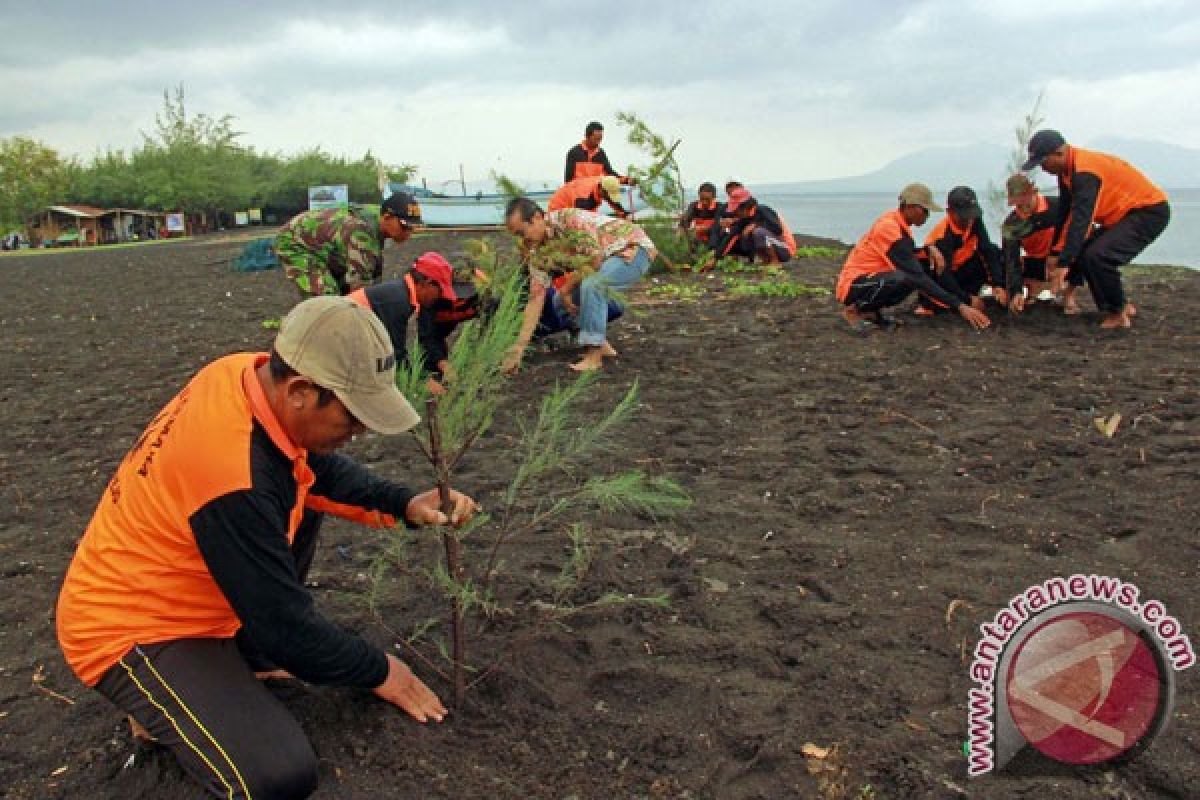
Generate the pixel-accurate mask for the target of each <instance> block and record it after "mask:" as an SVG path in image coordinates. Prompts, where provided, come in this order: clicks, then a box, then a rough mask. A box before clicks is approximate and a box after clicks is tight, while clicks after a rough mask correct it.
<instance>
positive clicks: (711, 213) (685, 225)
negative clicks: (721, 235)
mask: <svg viewBox="0 0 1200 800" xmlns="http://www.w3.org/2000/svg"><path fill="white" fill-rule="evenodd" d="M720 208H721V204H720V203H718V202H717V201H716V200H713V201H712V203H711V204H709V205H707V206H706V205H702V204H701V203H700V201H699V200H693V201H692V202H691V203H689V204H688V207H687V209H686V210H685V211H684V212H683V216H682V217H680V218H679V227H680V228H682V229H683V230H685V231H691V232H692V235H693V236H695V237H696V238H697V239H704V240H706V241H707V240H708V237H709V234H710V233H711V232H712V227H713V225H715V224H716V222H717V212H718V211H719V210H720Z"/></svg>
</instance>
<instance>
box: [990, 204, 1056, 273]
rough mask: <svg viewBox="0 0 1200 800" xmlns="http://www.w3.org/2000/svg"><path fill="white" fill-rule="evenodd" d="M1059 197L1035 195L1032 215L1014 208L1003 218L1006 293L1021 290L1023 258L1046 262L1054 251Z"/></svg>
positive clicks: (1002, 251) (1002, 250) (1002, 247)
mask: <svg viewBox="0 0 1200 800" xmlns="http://www.w3.org/2000/svg"><path fill="white" fill-rule="evenodd" d="M1058 209H1059V198H1057V197H1046V196H1045V195H1040V194H1039V195H1038V198H1037V205H1035V206H1034V208H1033V213H1031V214H1029V215H1028V216H1025V215H1023V214H1021V212H1019V211H1018V210H1017V209H1015V208H1014V209H1013V210H1012V211H1011V212H1009V214H1008V216H1007V217H1005V218H1004V224H1003V225H1002V226H1001V228H1000V230H1001V232H1002V235H1001V238H1002V240H1003V244H1002V245H1001V253H1002V259H1003V261H1004V274H1005V276H1006V286H1005V288H1007V289H1008V291H1009V293H1010V294H1011V293H1012V292H1019V291H1021V287H1022V286H1023V285H1024V283H1025V274H1024V261H1023V259H1022V258H1021V253H1022V251H1024V253H1025V258H1030V259H1038V260H1043V261H1044V260H1045V259H1046V258H1047V257H1049V256H1050V254H1051V252H1053V249H1054V228H1055V226H1056V225H1057V224H1058V218H1059V214H1058Z"/></svg>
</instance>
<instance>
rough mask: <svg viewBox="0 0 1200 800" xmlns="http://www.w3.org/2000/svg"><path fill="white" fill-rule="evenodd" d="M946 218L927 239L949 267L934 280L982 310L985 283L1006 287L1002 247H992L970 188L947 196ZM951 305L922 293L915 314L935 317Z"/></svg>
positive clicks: (928, 248)
mask: <svg viewBox="0 0 1200 800" xmlns="http://www.w3.org/2000/svg"><path fill="white" fill-rule="evenodd" d="M946 207H947V208H946V216H945V217H943V218H942V219H941V220H940V221H939V222H938V224H937V225H935V226H934V227H933V230H931V231H930V232H929V235H928V236H926V237H925V248H926V252H929V251H931V250H933V249H934V248H936V249H937V250H939V251H940V252H941V254H942V262H943V263H944V264H945V267H944V268H942V269H935V270H933V279H934V280H935V281H937V282H938V283H939V284H941V286H942V288H944V289H945V290H946V291H948V292H950V293H951V294H953V295H955V296H956V297H958V299H959V300H961V301H963V302H964V303H970V304H971V306H972V307H974V308H976V309H978V310H980V311H982V310H983V298H982V297H980V296H979V290H980V289H982V288H983V287H984V285H985V284H987V285H990V286H994V287H1003V286H1004V276H1003V275H1002V274H1001V268H1000V248H998V247H996V245H994V244H992V240H991V238H990V237H989V236H988V232H987V226H986V225H984V224H983V210H982V209H981V208H980V207H979V200H978V199H977V198H976V196H975V192H974V191H973V190H972V189H971V188H970V187H969V186H956V187H954V188H953V189H951V190H950V194H949V195H948V196H947V197H946ZM946 309H947V306H946V305H944V304H943V303H941V302H940V301H938V300H935V299H933V298H931V297H929V296H928V295H926V294H924V293H922V295H921V298H920V300H919V301H918V302H917V306H916V308H915V309H913V313H914V314H917V315H918V316H932V315H933V314H935V313H937V312H939V311H944V310H946Z"/></svg>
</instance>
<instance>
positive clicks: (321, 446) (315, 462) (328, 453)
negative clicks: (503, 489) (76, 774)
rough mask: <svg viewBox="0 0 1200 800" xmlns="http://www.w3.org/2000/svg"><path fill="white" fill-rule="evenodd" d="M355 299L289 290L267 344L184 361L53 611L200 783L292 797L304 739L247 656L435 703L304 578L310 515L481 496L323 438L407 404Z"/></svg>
mask: <svg viewBox="0 0 1200 800" xmlns="http://www.w3.org/2000/svg"><path fill="white" fill-rule="evenodd" d="M395 364H396V360H395V352H394V350H393V348H392V343H391V341H390V340H389V338H388V334H387V331H386V330H385V329H384V327H383V324H382V323H381V322H380V321H379V319H378V318H377V317H376V316H375V315H374V314H373V313H371V312H370V311H369V310H367V309H365V308H362V307H360V306H358V305H356V304H355V303H354V302H352V301H351V300H349V299H348V298H345V297H335V296H324V297H316V298H312V299H309V300H306V301H304V302H303V303H301V304H300V305H298V306H296V307H295V308H294V309H292V311H291V312H290V313H289V314H288V315H287V317H285V318H284V320H283V322H282V324H281V326H280V330H279V334H278V336H277V337H276V338H275V343H274V347H273V348H272V350H271V352H270V353H239V354H234V355H230V356H225V357H223V358H219V359H217V360H216V361H214V362H212V363H211V364H209V365H208V366H206V367H204V368H203V369H201V370H200V372H198V373H197V374H196V375H195V376H194V377H193V378H192V379H191V381H190V382H189V383H188V384H187V386H185V387H184V388H183V389H182V390H181V391H180V392H179V394H178V395H176V396H175V398H174V399H173V400H171V401H170V402H169V403H168V404H167V405H166V407H164V408H163V410H162V411H161V412H160V413H159V414H158V415H157V416H156V417H155V418H154V420H153V421H152V422H151V423H150V425H149V427H147V428H146V430H145V432H144V433H143V434H142V435H141V437H140V438H139V439H138V440H137V442H135V443H134V445H133V448H132V449H131V450H130V451H129V453H128V454H127V455H126V456H125V459H124V461H123V462H122V463H121V465H120V466H119V467H118V468H117V471H116V474H115V475H114V476H113V478H112V480H111V481H110V482H109V484H108V486H107V487H106V489H105V490H104V494H103V495H102V496H101V498H100V502H99V505H98V506H97V508H96V512H95V515H94V516H93V517H92V520H91V522H90V523H89V524H88V527H87V530H86V531H85V532H84V534H83V538H82V539H81V540H80V542H79V546H78V548H77V550H76V551H75V556H74V558H73V559H72V561H71V565H70V568H69V569H68V570H67V574H66V578H65V579H64V581H63V587H62V591H61V593H60V594H59V599H58V606H57V610H56V613H55V619H56V625H57V632H58V640H59V643H60V645H61V646H62V650H63V655H64V656H65V657H66V661H67V664H68V665H69V666H70V667H71V669H72V670H73V671H74V672H75V674H76V675H78V676H79V678H80V680H82V681H83V682H84V683H85V684H86V685H88V686H90V687H93V688H95V689H96V690H97V691H98V692H99V693H100V694H102V695H104V696H105V697H106V698H108V699H109V700H110V701H112V702H113V703H114V704H115V705H116V706H117V707H118V708H120V709H121V710H122V711H124V712H125V713H126V714H128V715H130V719H131V722H133V723H136V725H135V726H134V727H135V731H137V730H140V731H141V732H142V733H143V734H144V735H148V736H150V737H152V738H153V739H154V740H156V741H157V742H158V744H159V745H161V746H163V747H165V748H167V749H168V750H169V751H170V752H171V753H172V754H173V755H174V756H175V757H176V759H177V760H178V761H179V763H180V764H181V765H182V766H183V768H184V769H185V770H186V771H187V772H188V773H189V774H190V775H191V776H192V777H193V778H194V779H196V780H197V781H198V782H199V783H200V784H201V785H202V786H203V787H204V789H205V790H206V791H207V792H208V793H209V794H210V795H212V796H215V797H225V798H240V799H243V800H244V799H247V798H251V797H255V798H260V797H307V796H308V795H309V794H311V793H312V792H313V791H314V790H315V788H316V784H317V758H316V755H315V754H314V753H313V750H312V746H311V745H310V744H309V742H308V738H307V737H306V736H305V735H304V731H303V730H302V729H301V727H300V725H299V723H298V722H297V721H296V719H295V718H294V717H293V716H292V715H291V714H290V713H289V712H288V710H287V709H286V708H285V706H284V705H283V704H282V703H281V702H280V701H279V699H277V698H276V697H275V695H274V694H272V693H271V692H270V691H268V690H267V689H266V688H265V687H264V686H263V685H262V683H261V682H260V680H258V677H259V676H258V675H256V672H261V673H264V674H269V675H270V676H272V677H274V676H280V675H283V674H286V675H288V676H295V677H296V678H299V679H301V680H304V681H307V682H309V683H314V684H324V685H330V686H345V687H358V688H363V689H370V690H372V691H373V692H374V693H375V694H376V695H377V696H379V697H380V698H382V699H384V700H386V701H388V702H390V703H393V704H395V705H396V706H398V707H399V708H401V709H403V710H404V711H405V712H407V713H408V714H409V715H410V716H412V717H413V718H414V719H415V720H417V721H418V722H426V721H428V720H435V721H440V720H441V719H442V718H443V717H444V716H445V714H446V709H445V707H444V706H443V705H442V703H441V701H440V700H439V699H438V698H437V696H436V695H435V694H434V693H433V692H432V691H430V689H429V688H428V687H427V686H426V685H425V684H424V683H423V682H422V681H421V680H420V679H419V678H417V677H416V676H415V675H414V674H413V672H412V670H410V669H409V668H408V667H407V666H406V665H405V664H404V663H403V662H401V661H400V660H399V659H397V658H396V657H395V656H394V655H392V654H390V653H387V652H385V651H384V650H382V649H380V648H379V647H377V646H375V645H374V644H372V643H370V642H368V641H367V640H365V639H363V638H361V637H359V636H357V635H355V634H353V633H350V632H348V631H345V630H343V629H342V628H341V627H340V626H339V625H336V624H334V623H332V622H330V621H328V620H327V619H326V618H325V617H324V616H322V614H321V613H320V612H319V611H318V610H317V608H316V606H315V604H314V602H313V598H312V596H311V595H310V594H309V592H308V590H307V589H306V588H305V575H306V574H307V572H308V569H309V567H310V565H311V563H312V560H313V556H314V553H315V551H316V543H317V534H318V531H319V528H320V522H321V518H322V516H323V514H324V513H334V514H337V515H339V516H343V517H346V518H351V519H356V520H358V521H361V522H364V523H369V524H372V525H375V526H376V527H389V526H392V525H394V524H395V523H396V521H398V520H400V521H403V522H405V523H406V524H409V525H446V524H462V523H465V522H466V521H467V520H469V519H470V518H471V516H472V515H473V514H474V513H475V512H476V511H477V510H478V507H477V506H476V504H475V503H474V501H472V500H471V499H470V498H469V497H467V496H466V495H463V494H461V493H459V492H456V491H455V492H452V494H451V501H452V506H453V507H452V509H451V510H450V513H449V514H446V513H443V511H442V510H441V503H440V502H439V498H438V491H437V490H436V489H431V490H429V491H425V492H421V493H417V492H414V491H412V490H410V489H407V488H405V487H403V486H401V485H399V484H396V483H393V482H392V481H389V480H386V479H384V478H380V477H377V476H375V475H373V474H371V473H370V472H369V471H367V470H366V469H365V468H364V467H362V466H360V465H359V464H357V463H356V462H354V461H353V460H351V459H349V458H347V457H345V456H342V455H339V454H338V453H337V452H336V451H337V450H338V449H340V448H341V447H342V446H344V445H345V444H347V443H348V442H350V441H351V440H352V439H353V438H354V437H355V436H356V435H358V434H361V433H363V432H364V431H365V430H367V429H370V430H373V431H376V432H378V433H383V434H396V433H401V432H403V431H406V430H409V429H410V428H412V427H413V426H414V425H416V424H417V422H418V421H419V419H420V418H419V417H418V416H417V414H416V412H415V411H414V410H413V408H412V406H410V405H409V403H408V401H407V400H406V399H405V398H404V396H403V395H402V394H400V392H399V391H398V390H397V389H396V382H395V372H396V370H395Z"/></svg>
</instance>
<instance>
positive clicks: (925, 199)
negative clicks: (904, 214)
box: [900, 183, 946, 211]
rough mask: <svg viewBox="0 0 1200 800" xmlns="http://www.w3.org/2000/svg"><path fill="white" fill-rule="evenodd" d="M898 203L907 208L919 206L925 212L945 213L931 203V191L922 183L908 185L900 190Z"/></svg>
mask: <svg viewBox="0 0 1200 800" xmlns="http://www.w3.org/2000/svg"><path fill="white" fill-rule="evenodd" d="M900 202H901V203H904V204H905V205H908V206H921V207H922V208H924V209H925V210H926V211H945V210H946V209H944V208H942V207H941V206H939V205H938V204H937V203H935V202H934V201H933V191H932V190H931V189H930V188H929V187H928V186H926V185H925V184H923V183H910V184H909V185H908V186H905V187H904V188H903V189H901V190H900Z"/></svg>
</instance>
